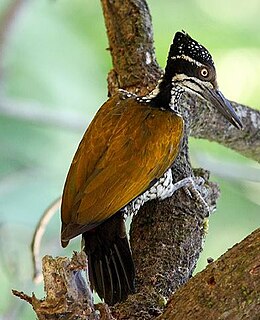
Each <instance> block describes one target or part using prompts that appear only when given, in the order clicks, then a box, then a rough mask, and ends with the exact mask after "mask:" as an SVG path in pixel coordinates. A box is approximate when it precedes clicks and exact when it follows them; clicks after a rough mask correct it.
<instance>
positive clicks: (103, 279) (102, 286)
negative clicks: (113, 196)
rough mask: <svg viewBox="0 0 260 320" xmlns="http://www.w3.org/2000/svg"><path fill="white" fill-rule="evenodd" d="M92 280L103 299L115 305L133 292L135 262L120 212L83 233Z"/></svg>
mask: <svg viewBox="0 0 260 320" xmlns="http://www.w3.org/2000/svg"><path fill="white" fill-rule="evenodd" d="M83 238H84V241H85V249H84V250H85V252H86V254H87V255H88V264H89V278H90V282H91V285H92V287H93V289H95V291H96V292H97V293H98V295H99V296H100V298H102V299H104V301H105V302H106V303H107V304H109V305H113V304H115V303H117V302H120V301H123V300H125V299H126V298H127V296H128V295H129V294H131V293H133V292H134V277H135V272H134V263H133V259H132V254H131V251H130V247H129V243H128V240H127V236H126V233H125V227H124V219H123V214H122V213H121V212H118V213H117V214H115V215H114V216H112V217H111V218H109V219H108V220H106V221H105V222H103V223H102V224H100V225H99V226H98V227H96V228H95V229H94V230H90V231H88V232H85V233H83Z"/></svg>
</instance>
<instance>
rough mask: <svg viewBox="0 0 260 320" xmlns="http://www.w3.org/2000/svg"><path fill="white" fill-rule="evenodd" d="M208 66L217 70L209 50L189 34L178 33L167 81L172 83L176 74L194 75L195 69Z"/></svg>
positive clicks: (171, 49) (168, 65)
mask: <svg viewBox="0 0 260 320" xmlns="http://www.w3.org/2000/svg"><path fill="white" fill-rule="evenodd" d="M201 66H208V67H209V68H211V69H212V70H215V67H214V62H213V59H212V57H211V55H210V53H209V52H208V50H207V49H206V48H205V47H203V46H202V45H201V44H199V43H198V42H197V41H196V40H194V39H192V38H191V37H190V36H189V35H188V34H187V33H185V32H184V31H183V32H177V33H176V34H175V36H174V39H173V43H172V45H171V47H170V51H169V55H168V59H167V65H166V68H165V79H166V80H167V81H171V79H172V78H173V77H174V76H175V75H176V74H181V73H184V74H186V75H188V76H193V75H194V69H195V68H198V67H201Z"/></svg>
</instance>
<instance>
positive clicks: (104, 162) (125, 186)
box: [62, 99, 183, 240]
mask: <svg viewBox="0 0 260 320" xmlns="http://www.w3.org/2000/svg"><path fill="white" fill-rule="evenodd" d="M109 101H110V100H108V102H107V104H108V105H106V104H105V105H104V110H100V112H99V113H98V114H97V115H96V117H95V118H94V120H93V122H92V123H91V125H90V127H89V129H88V130H87V132H86V134H85V135H84V137H83V140H82V142H81V144H80V146H79V149H78V151H77V153H76V155H75V158H74V160H73V163H72V166H71V168H70V172H69V174H68V178H67V182H66V184H65V190H64V197H63V202H64V204H63V211H64V213H63V217H65V218H66V221H65V219H64V221H65V228H64V232H63V234H62V237H63V239H65V240H68V239H71V238H73V237H75V236H76V235H78V234H79V233H82V230H84V231H86V230H88V229H91V228H92V227H93V226H94V225H98V224H99V223H101V222H102V221H104V220H106V219H108V218H109V217H110V216H111V215H113V214H114V213H115V212H117V211H118V210H120V209H121V208H123V207H124V206H125V205H127V204H128V203H129V202H130V201H131V200H133V199H134V198H136V197H137V196H138V195H139V194H141V193H143V192H144V191H145V190H146V189H147V188H148V187H149V185H150V183H151V182H152V181H154V180H155V179H158V178H160V177H161V176H162V175H163V174H164V172H165V171H166V170H167V169H168V168H169V167H170V166H171V164H172V163H173V161H174V159H175V158H176V156H177V154H178V150H179V145H180V142H181V139H182V132H183V120H182V118H181V117H179V116H178V115H176V114H174V113H171V112H169V111H163V110H161V109H159V108H158V109H157V108H152V107H149V106H147V105H140V104H139V103H137V102H136V101H135V100H134V99H132V101H127V100H121V101H120V100H118V102H117V105H116V106H115V104H113V103H111V104H109ZM101 109H102V108H101ZM105 109H106V110H105ZM118 111H120V112H118ZM112 114H116V115H117V116H116V117H112V116H111V115H112ZM102 117H104V118H103V119H102ZM101 123H103V126H102V125H101ZM100 130H105V132H103V131H102V132H100ZM100 135H102V138H100V140H99V136H100ZM96 140H99V143H98V144H96ZM91 157H92V158H91ZM75 179H78V180H77V181H75Z"/></svg>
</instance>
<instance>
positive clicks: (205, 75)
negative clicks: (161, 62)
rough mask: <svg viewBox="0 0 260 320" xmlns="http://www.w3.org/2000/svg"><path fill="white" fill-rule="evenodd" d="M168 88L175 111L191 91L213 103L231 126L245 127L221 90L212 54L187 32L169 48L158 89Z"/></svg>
mask: <svg viewBox="0 0 260 320" xmlns="http://www.w3.org/2000/svg"><path fill="white" fill-rule="evenodd" d="M166 87H168V88H169V87H170V88H171V92H169V93H168V98H169V97H171V101H170V104H171V106H172V108H173V109H174V107H175V106H174V105H176V102H177V101H178V100H179V97H180V95H181V94H182V93H183V92H191V93H194V94H196V95H198V96H200V97H202V98H203V99H205V100H207V101H209V102H211V103H212V105H214V106H215V107H216V108H217V109H218V110H219V111H220V112H221V113H222V115H223V116H224V117H225V118H226V119H227V120H228V121H229V122H230V123H232V124H233V125H234V126H235V127H237V128H239V129H241V128H242V123H241V122H240V119H239V118H238V116H237V115H236V113H235V111H234V110H233V108H232V106H231V104H230V102H229V101H228V100H226V99H225V97H224V96H223V94H222V93H221V92H220V91H219V89H218V84H217V80H216V69H215V66H214V62H213V60H212V57H211V55H210V53H209V52H208V50H207V49H206V48H205V47H203V46H202V45H200V44H199V43H198V42H197V41H195V40H193V39H192V38H191V37H190V36H189V35H188V34H187V33H185V32H177V33H176V34H175V37H174V39H173V43H172V45H171V47H170V52H169V55H168V60H167V65H166V68H165V74H164V76H163V79H162V81H161V83H160V85H159V90H160V91H161V90H164V88H166ZM166 91H167V90H166Z"/></svg>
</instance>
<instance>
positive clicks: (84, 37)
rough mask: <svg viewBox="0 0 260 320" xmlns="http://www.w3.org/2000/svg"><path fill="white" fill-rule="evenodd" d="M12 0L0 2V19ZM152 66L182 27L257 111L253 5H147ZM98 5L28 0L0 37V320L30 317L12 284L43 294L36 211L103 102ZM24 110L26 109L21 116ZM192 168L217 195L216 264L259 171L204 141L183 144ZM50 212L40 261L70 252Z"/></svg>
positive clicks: (248, 216) (259, 43)
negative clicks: (34, 241) (34, 253)
mask: <svg viewBox="0 0 260 320" xmlns="http://www.w3.org/2000/svg"><path fill="white" fill-rule="evenodd" d="M11 3H12V1H11V0H2V1H1V3H0V23H1V19H3V16H4V13H5V10H6V9H7V8H8V6H10V4H11ZM148 3H149V5H150V10H151V14H152V17H153V23H154V35H155V47H156V53H157V58H158V61H159V63H160V65H161V66H162V67H163V66H164V65H165V60H166V56H167V52H168V48H169V45H170V43H171V40H172V37H173V34H174V33H175V32H176V31H177V30H181V29H184V30H185V31H187V32H189V33H190V34H191V35H192V36H193V37H194V38H195V39H197V40H198V41H199V42H201V43H202V44H204V45H205V46H206V47H207V48H208V49H209V50H210V52H211V53H212V55H213V56H214V60H215V63H216V66H217V71H218V79H219V84H220V87H221V89H222V91H223V93H224V94H225V95H226V96H227V97H228V98H229V99H233V100H235V101H237V102H241V103H245V104H248V105H250V106H253V107H255V108H257V106H258V105H259V100H260V91H259V89H258V87H259V80H258V77H259V74H260V59H259V54H260V22H259V12H260V2H259V0H249V1H246V2H242V1H240V2H239V4H238V2H237V1H235V0H229V1H226V0H218V1H215V2H213V1H207V0H186V1H180V0H175V1H172V0H164V1H156V0H150V1H148ZM107 46H108V44H107V38H106V33H105V28H104V23H103V16H102V10H101V6H100V3H99V2H98V1H90V0H73V1H70V0H63V1H61V0H59V1H51V0H45V1H43V0H38V1H33V0H27V1H24V4H23V5H22V7H21V8H20V10H19V13H18V14H17V15H16V17H15V20H14V21H13V26H12V32H11V33H9V34H8V35H7V37H6V42H5V47H4V52H2V53H1V56H0V63H2V65H3V67H4V75H2V83H1V88H0V150H1V157H0V319H27V320H30V319H35V317H34V314H33V312H32V310H31V309H30V307H29V306H27V305H26V304H25V303H23V302H19V301H18V300H17V299H16V298H14V297H12V296H11V293H10V290H11V288H16V289H18V290H23V291H25V292H27V293H30V292H31V291H35V292H36V293H37V294H40V295H41V294H42V288H41V285H40V286H35V285H33V283H32V280H31V276H32V266H31V257H30V247H29V246H30V242H31V238H32V234H33V231H34V228H35V225H36V223H37V221H38V219H39V217H40V215H41V214H42V212H43V210H44V209H45V208H46V207H47V206H48V205H49V204H50V202H52V201H53V199H55V198H56V197H58V196H59V195H60V194H61V192H62V187H63V183H64V179H65V176H66V173H67V170H68V167H69V164H70V161H71V159H72V156H73V154H74V152H75V150H76V148H77V145H78V143H79V141H80V138H81V136H82V134H83V132H84V130H85V128H86V127H87V125H88V123H89V121H90V120H91V118H92V117H93V115H94V114H95V112H96V110H97V109H98V108H99V106H100V105H101V104H102V103H103V102H104V101H105V100H106V94H107V89H106V75H107V73H108V71H109V70H110V68H111V60H110V56H109V52H108V51H106V48H107ZM6 102H9V104H11V105H12V107H13V108H14V109H15V110H16V111H17V112H18V113H23V112H24V113H26V114H27V115H28V114H31V113H33V111H34V110H36V111H37V110H40V111H43V112H44V114H47V115H48V114H49V115H50V116H55V115H57V114H58V116H59V115H60V117H62V119H65V121H66V122H67V123H70V122H72V120H73V119H76V120H78V121H77V122H78V123H79V126H78V128H75V127H74V128H72V127H71V126H69V125H68V126H66V125H64V126H61V125H59V123H58V122H57V123H55V121H54V122H52V123H51V122H49V123H45V124H43V123H41V120H43V119H41V117H40V119H38V120H35V119H34V120H33V119H31V120H24V119H21V117H18V116H17V115H14V116H10V115H6V114H5V112H4V111H3V106H5V105H6ZM25 109H26V110H25ZM191 154H192V160H193V164H194V166H201V167H204V168H207V169H209V170H211V172H212V180H214V181H217V182H218V183H219V184H220V187H221V191H222V196H221V199H220V200H219V202H218V209H217V211H216V213H215V214H213V215H212V216H211V218H210V224H209V234H208V237H207V239H206V242H205V249H204V251H203V253H202V255H201V258H200V261H199V263H198V267H197V269H198V270H201V269H203V268H204V267H205V266H206V258H207V257H209V256H211V257H213V258H214V259H216V258H218V257H219V256H220V255H221V254H222V253H224V252H225V251H226V250H227V249H228V248H229V247H231V246H233V245H234V244H235V243H236V242H238V241H240V240H241V239H243V238H244V237H245V236H246V235H248V234H249V233H250V232H251V231H253V230H254V229H255V228H256V227H258V226H259V222H260V218H259V213H260V212H259V211H260V210H259V204H260V200H259V199H260V197H259V191H260V185H259V181H260V170H259V166H257V164H256V163H255V162H253V161H250V160H248V159H245V158H243V157H242V156H240V155H238V154H235V153H234V152H232V151H230V150H227V149H225V148H224V147H221V146H218V145H217V144H214V143H209V142H207V141H198V140H196V141H195V140H193V139H191ZM59 229H60V223H59V216H58V214H57V215H56V216H55V217H54V218H53V220H52V221H51V224H50V225H49V226H48V230H47V233H46V235H45V236H44V240H43V246H42V255H45V254H51V255H70V254H71V252H72V250H73V249H79V247H80V241H79V239H76V240H75V241H74V243H73V244H72V245H71V246H70V247H69V248H68V249H67V250H62V249H61V248H60V245H59Z"/></svg>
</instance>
